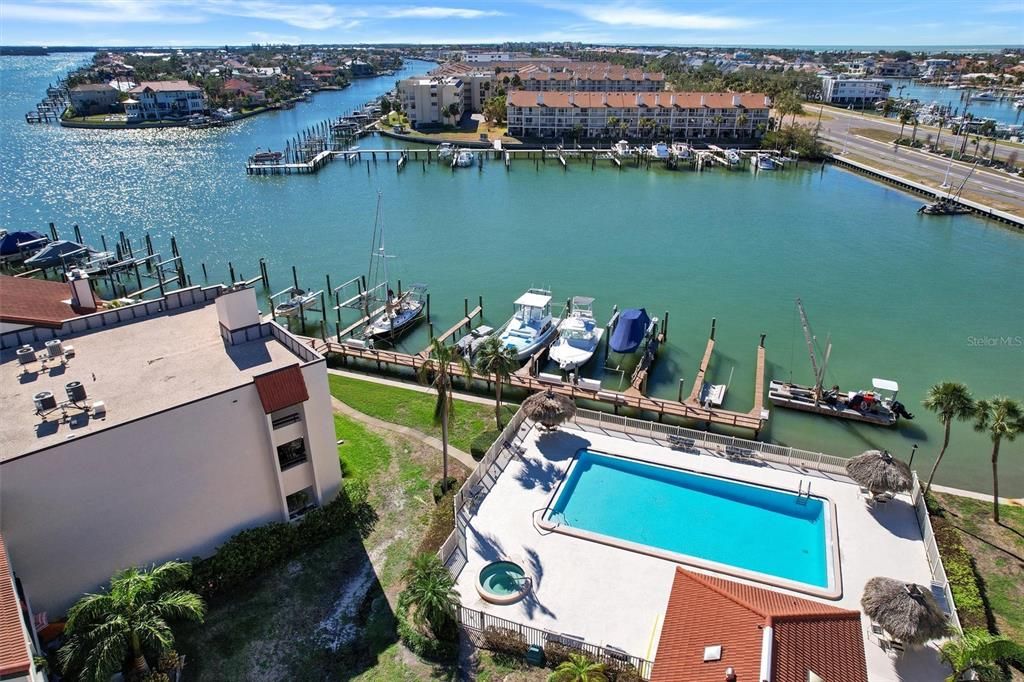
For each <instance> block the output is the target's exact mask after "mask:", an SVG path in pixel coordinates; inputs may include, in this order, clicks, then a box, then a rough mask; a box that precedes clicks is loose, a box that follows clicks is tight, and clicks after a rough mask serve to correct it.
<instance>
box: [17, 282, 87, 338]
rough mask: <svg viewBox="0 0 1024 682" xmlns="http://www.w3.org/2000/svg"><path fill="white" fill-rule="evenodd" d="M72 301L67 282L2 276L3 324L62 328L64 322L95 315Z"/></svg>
mask: <svg viewBox="0 0 1024 682" xmlns="http://www.w3.org/2000/svg"><path fill="white" fill-rule="evenodd" d="M70 300H71V287H70V285H68V284H66V283H64V282H50V281H47V280H45V279H33V278H31V277H12V276H10V275H0V321H3V322H11V323H14V324H28V325H34V326H39V327H50V328H52V329H58V328H59V327H60V326H61V323H62V322H63V321H64V320H67V319H70V318H72V317H75V316H77V315H80V314H82V313H85V312H93V311H91V310H89V311H85V310H80V309H77V308H75V307H74V306H72V305H71V304H70V303H69V302H68V301H70Z"/></svg>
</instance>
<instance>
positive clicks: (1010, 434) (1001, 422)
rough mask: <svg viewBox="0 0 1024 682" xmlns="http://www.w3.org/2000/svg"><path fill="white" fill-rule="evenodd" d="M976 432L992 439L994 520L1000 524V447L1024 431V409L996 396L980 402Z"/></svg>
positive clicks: (975, 424) (977, 407)
mask: <svg viewBox="0 0 1024 682" xmlns="http://www.w3.org/2000/svg"><path fill="white" fill-rule="evenodd" d="M974 430H975V431H978V432H979V433H985V432H987V433H988V436H989V438H991V439H992V520H993V521H995V522H996V523H999V470H998V464H999V445H1000V443H1002V441H1003V439H1004V438H1005V439H1006V440H1007V441H1009V442H1011V443H1012V442H1013V441H1014V440H1015V439H1016V438H1017V436H1018V435H1019V434H1020V432H1021V431H1024V408H1021V404H1020V403H1019V402H1017V401H1016V400H1014V399H1013V398H1005V397H1002V396H996V397H995V398H992V399H991V400H979V401H978V404H977V406H976V409H975V413H974Z"/></svg>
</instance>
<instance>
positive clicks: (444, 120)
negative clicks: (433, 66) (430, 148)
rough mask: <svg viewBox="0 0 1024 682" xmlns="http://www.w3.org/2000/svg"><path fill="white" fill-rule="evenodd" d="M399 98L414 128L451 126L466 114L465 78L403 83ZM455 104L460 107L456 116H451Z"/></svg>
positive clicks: (400, 84) (417, 80)
mask: <svg viewBox="0 0 1024 682" xmlns="http://www.w3.org/2000/svg"><path fill="white" fill-rule="evenodd" d="M398 98H399V101H400V102H401V103H402V111H403V113H405V115H406V116H408V117H409V124H410V125H411V126H412V127H413V128H418V127H420V126H423V125H427V126H433V125H442V124H452V123H455V122H457V121H458V120H459V118H460V117H461V116H462V112H463V111H464V100H463V84H462V79H460V78H456V77H454V76H445V77H440V78H406V79H404V80H400V81H398ZM452 105H455V106H456V107H457V108H458V113H457V114H456V115H455V116H449V115H448V111H449V108H450V107H451V106H452Z"/></svg>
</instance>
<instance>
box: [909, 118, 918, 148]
mask: <svg viewBox="0 0 1024 682" xmlns="http://www.w3.org/2000/svg"><path fill="white" fill-rule="evenodd" d="M911 122H912V123H913V124H914V127H913V132H912V133H911V135H910V146H911V147H913V146H914V143H915V142H917V123H918V121H917V114H914V118H913V119H911Z"/></svg>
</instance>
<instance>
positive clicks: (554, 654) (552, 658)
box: [544, 642, 580, 668]
mask: <svg viewBox="0 0 1024 682" xmlns="http://www.w3.org/2000/svg"><path fill="white" fill-rule="evenodd" d="M578 653H580V650H579V649H575V648H573V647H569V646H566V645H564V644H559V643H558V642H545V643H544V659H545V660H546V661H547V664H548V666H549V667H551V668H557V667H558V666H559V665H561V664H562V663H564V662H565V661H568V660H569V654H578Z"/></svg>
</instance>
